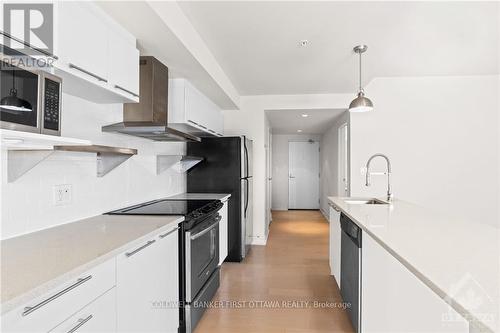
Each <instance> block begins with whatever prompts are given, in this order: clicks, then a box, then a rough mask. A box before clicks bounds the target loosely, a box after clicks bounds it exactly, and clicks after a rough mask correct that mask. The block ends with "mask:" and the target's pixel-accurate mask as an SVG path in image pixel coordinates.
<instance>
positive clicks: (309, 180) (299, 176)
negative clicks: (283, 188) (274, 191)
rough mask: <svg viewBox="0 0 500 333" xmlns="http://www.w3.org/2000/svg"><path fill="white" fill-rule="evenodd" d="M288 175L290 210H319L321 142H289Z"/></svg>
mask: <svg viewBox="0 0 500 333" xmlns="http://www.w3.org/2000/svg"><path fill="white" fill-rule="evenodd" d="M288 173H289V174H288V208H289V209H319V142H316V141H306V142H289V143H288Z"/></svg>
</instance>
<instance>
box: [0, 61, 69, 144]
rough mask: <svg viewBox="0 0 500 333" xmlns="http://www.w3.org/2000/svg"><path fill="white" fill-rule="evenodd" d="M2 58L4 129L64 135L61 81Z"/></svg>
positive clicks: (0, 81)
mask: <svg viewBox="0 0 500 333" xmlns="http://www.w3.org/2000/svg"><path fill="white" fill-rule="evenodd" d="M0 55H1V56H2V57H1V63H0V66H1V73H0V93H1V96H0V128H3V129H9V130H16V131H24V132H33V133H41V134H49V135H57V136H59V135H61V104H62V102H61V95H62V80H61V78H59V77H57V76H54V75H52V74H49V73H47V72H45V71H44V70H40V69H37V68H35V67H34V66H30V65H29V64H28V65H27V64H26V62H25V61H24V62H23V61H22V59H20V58H13V57H10V56H6V55H4V54H2V53H0ZM25 59H29V58H25Z"/></svg>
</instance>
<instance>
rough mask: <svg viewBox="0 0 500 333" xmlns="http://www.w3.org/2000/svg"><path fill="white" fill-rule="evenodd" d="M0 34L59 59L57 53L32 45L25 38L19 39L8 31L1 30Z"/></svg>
mask: <svg viewBox="0 0 500 333" xmlns="http://www.w3.org/2000/svg"><path fill="white" fill-rule="evenodd" d="M0 34H2V35H4V36H5V37H7V38H9V39H12V40H13V41H15V42H17V43H20V44H23V45H24V46H26V47H29V48H30V49H32V50H35V51H37V52H39V53H41V54H44V55H46V56H48V57H51V58H53V59H55V60H57V59H59V58H58V57H57V56H56V55H54V54H52V53H50V52H47V51H45V50H42V49H40V48H38V47H36V46H33V45H31V44H30V43H28V42H25V41H23V40H21V39H19V38H17V37H15V36H12V35H11V34H9V33H6V32H5V31H0Z"/></svg>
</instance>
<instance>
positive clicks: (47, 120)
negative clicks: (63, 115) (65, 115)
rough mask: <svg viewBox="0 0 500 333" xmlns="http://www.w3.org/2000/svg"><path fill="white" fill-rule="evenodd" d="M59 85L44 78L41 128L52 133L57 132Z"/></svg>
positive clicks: (59, 99) (59, 98)
mask: <svg viewBox="0 0 500 333" xmlns="http://www.w3.org/2000/svg"><path fill="white" fill-rule="evenodd" d="M60 95H61V83H60V82H56V81H53V80H51V79H48V78H45V91H44V96H43V100H44V105H43V107H44V108H43V110H44V112H43V127H44V128H45V129H50V130H54V131H58V130H59V122H60V109H61V107H60V101H61V96H60Z"/></svg>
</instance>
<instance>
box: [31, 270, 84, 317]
mask: <svg viewBox="0 0 500 333" xmlns="http://www.w3.org/2000/svg"><path fill="white" fill-rule="evenodd" d="M90 279H92V275H89V276H87V277H84V278H81V279H78V280H76V282H75V283H73V284H72V285H71V286H69V287H67V288H66V289H63V290H61V291H60V292H58V293H57V294H55V295H52V296H50V297H49V298H47V299H45V300H43V301H41V302H40V303H38V304H37V305H34V306H27V307H25V308H24V312H23V313H22V315H23V316H27V315H29V314H30V313H32V312H33V311H36V310H38V309H40V308H41V307H42V306H44V305H46V304H48V303H50V302H52V301H53V300H55V299H56V298H59V297H61V296H62V295H64V294H66V293H67V292H68V291H70V290H73V289H75V288H76V287H78V286H79V285H81V284H83V283H85V282H87V281H88V280H90Z"/></svg>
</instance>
